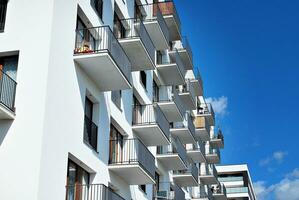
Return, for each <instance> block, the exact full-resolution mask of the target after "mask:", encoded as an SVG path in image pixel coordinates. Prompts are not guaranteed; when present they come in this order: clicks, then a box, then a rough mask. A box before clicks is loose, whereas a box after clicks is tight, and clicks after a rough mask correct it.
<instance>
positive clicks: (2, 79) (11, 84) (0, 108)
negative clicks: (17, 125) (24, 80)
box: [0, 70, 17, 119]
mask: <svg viewBox="0 0 299 200" xmlns="http://www.w3.org/2000/svg"><path fill="white" fill-rule="evenodd" d="M16 87H17V83H16V81H14V80H13V79H12V78H11V77H10V76H9V75H7V74H6V73H5V72H3V71H2V70H0V119H14V118H15V95H16Z"/></svg>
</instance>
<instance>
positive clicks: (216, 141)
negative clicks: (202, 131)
mask: <svg viewBox="0 0 299 200" xmlns="http://www.w3.org/2000/svg"><path fill="white" fill-rule="evenodd" d="M210 145H211V147H212V148H224V137H223V134H222V131H221V130H220V129H219V131H218V133H217V135H215V136H214V137H213V138H211V140H210Z"/></svg>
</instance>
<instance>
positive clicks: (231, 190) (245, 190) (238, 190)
mask: <svg viewBox="0 0 299 200" xmlns="http://www.w3.org/2000/svg"><path fill="white" fill-rule="evenodd" d="M226 193H227V194H234V193H248V187H236V188H226Z"/></svg>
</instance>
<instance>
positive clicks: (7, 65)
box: [0, 0, 19, 80]
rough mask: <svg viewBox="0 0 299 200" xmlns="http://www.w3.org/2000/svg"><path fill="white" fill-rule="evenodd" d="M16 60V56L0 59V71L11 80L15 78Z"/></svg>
mask: <svg viewBox="0 0 299 200" xmlns="http://www.w3.org/2000/svg"><path fill="white" fill-rule="evenodd" d="M0 1H1V0H0ZM18 60H19V56H18V55H14V56H5V57H0V70H1V71H2V72H4V73H5V74H7V75H8V76H9V77H10V78H12V79H13V80H16V78H17V69H18Z"/></svg>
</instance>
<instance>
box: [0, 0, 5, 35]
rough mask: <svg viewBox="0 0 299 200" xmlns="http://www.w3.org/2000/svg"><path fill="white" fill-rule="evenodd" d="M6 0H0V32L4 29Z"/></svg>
mask: <svg viewBox="0 0 299 200" xmlns="http://www.w3.org/2000/svg"><path fill="white" fill-rule="evenodd" d="M6 8H7V0H0V32H3V31H4V26H5V18H6Z"/></svg>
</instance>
